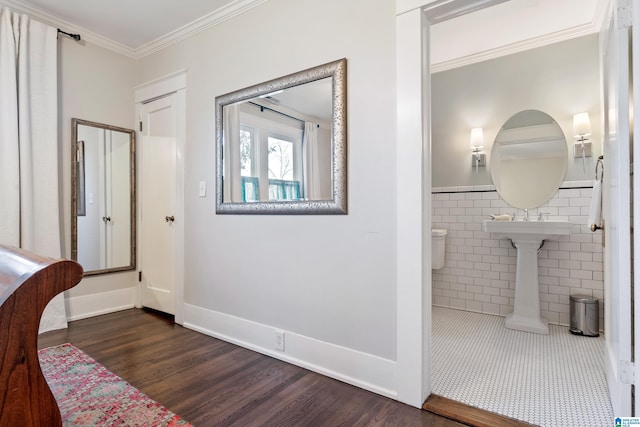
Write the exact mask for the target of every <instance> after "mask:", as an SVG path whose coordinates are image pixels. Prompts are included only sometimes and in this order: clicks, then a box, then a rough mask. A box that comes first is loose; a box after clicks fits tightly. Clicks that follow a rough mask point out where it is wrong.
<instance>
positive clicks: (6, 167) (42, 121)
mask: <svg viewBox="0 0 640 427" xmlns="http://www.w3.org/2000/svg"><path fill="white" fill-rule="evenodd" d="M56 37H57V29H56V28H53V27H50V26H48V25H45V24H42V23H40V22H38V21H34V20H32V19H31V18H30V17H29V16H27V15H23V14H19V13H16V12H13V11H11V10H10V9H8V8H6V7H3V6H0V243H3V244H7V245H11V246H17V247H21V248H23V249H26V250H28V251H31V252H35V253H37V254H39V255H43V256H48V257H54V258H59V257H60V256H61V247H60V232H61V227H60V205H59V200H58V197H59V193H58V182H59V173H58V109H57V108H58V100H57V98H58V93H57V92H58V87H57V42H56ZM66 326H67V316H66V312H65V305H64V296H63V294H60V295H58V296H56V297H55V298H54V299H53V300H52V301H51V303H49V305H48V306H47V308H46V310H45V311H44V314H43V316H42V320H41V322H40V331H41V332H44V331H47V330H52V329H60V328H65V327H66Z"/></svg>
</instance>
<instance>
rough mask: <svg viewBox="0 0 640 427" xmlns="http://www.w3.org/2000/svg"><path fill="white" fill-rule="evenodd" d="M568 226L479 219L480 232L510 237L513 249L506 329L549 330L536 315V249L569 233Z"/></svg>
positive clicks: (568, 224) (561, 223) (535, 331)
mask: <svg viewBox="0 0 640 427" xmlns="http://www.w3.org/2000/svg"><path fill="white" fill-rule="evenodd" d="M572 228H573V224H572V223H570V222H568V221H542V222H541V221H496V220H486V221H483V223H482V230H483V231H486V232H490V233H494V234H495V235H497V236H498V237H501V238H505V239H511V241H512V242H513V245H514V246H515V247H516V250H517V265H516V295H515V302H514V304H513V313H511V314H509V315H508V316H507V318H506V320H505V326H506V327H507V328H509V329H517V330H519V331H526V332H533V333H536V334H548V333H549V326H548V323H547V321H546V320H545V319H543V318H542V317H541V316H540V295H539V293H538V288H539V285H538V249H539V248H540V247H541V246H542V244H543V242H544V241H545V240H554V239H557V238H558V237H560V236H565V235H568V234H571V229H572Z"/></svg>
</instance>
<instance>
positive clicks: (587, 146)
mask: <svg viewBox="0 0 640 427" xmlns="http://www.w3.org/2000/svg"><path fill="white" fill-rule="evenodd" d="M573 135H574V137H575V138H576V140H577V141H578V142H576V143H575V144H573V157H574V158H578V157H582V169H583V171H584V172H586V171H587V166H586V161H585V157H591V142H587V141H589V140H588V139H587V136H589V135H591V122H590V121H589V113H579V114H574V116H573Z"/></svg>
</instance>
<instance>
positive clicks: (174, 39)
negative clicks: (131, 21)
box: [135, 0, 269, 58]
mask: <svg viewBox="0 0 640 427" xmlns="http://www.w3.org/2000/svg"><path fill="white" fill-rule="evenodd" d="M267 1H269V0H235V1H233V2H231V3H229V4H227V5H225V6H223V7H221V8H220V9H217V10H214V11H213V12H211V13H209V14H208V15H205V16H203V17H201V18H198V19H196V20H195V21H193V22H191V23H189V24H187V25H184V26H182V27H180V28H178V29H176V30H174V31H171V32H170V33H168V34H166V35H164V36H162V37H160V38H157V39H156V40H154V41H152V42H149V43H147V44H146V45H144V46H142V47H140V48H138V49H136V51H135V53H136V58H143V57H145V56H147V55H151V54H152V53H154V52H157V51H159V50H162V49H164V48H166V47H169V46H172V45H174V44H176V43H178V42H180V41H182V40H184V39H187V38H189V37H192V36H194V35H196V34H198V33H200V32H202V31H205V30H207V29H208V28H211V27H213V26H215V25H218V24H220V23H222V22H224V21H226V20H228V19H231V18H233V17H234V16H237V15H240V14H241V13H244V12H246V11H248V10H249V9H253V8H254V7H256V6H259V5H261V4H262V3H266V2H267Z"/></svg>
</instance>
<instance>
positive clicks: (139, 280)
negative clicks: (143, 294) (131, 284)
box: [138, 271, 142, 282]
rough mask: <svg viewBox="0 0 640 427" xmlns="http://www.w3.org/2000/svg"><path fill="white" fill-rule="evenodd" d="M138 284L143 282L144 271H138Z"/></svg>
mask: <svg viewBox="0 0 640 427" xmlns="http://www.w3.org/2000/svg"><path fill="white" fill-rule="evenodd" d="M138 282H142V271H138Z"/></svg>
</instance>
